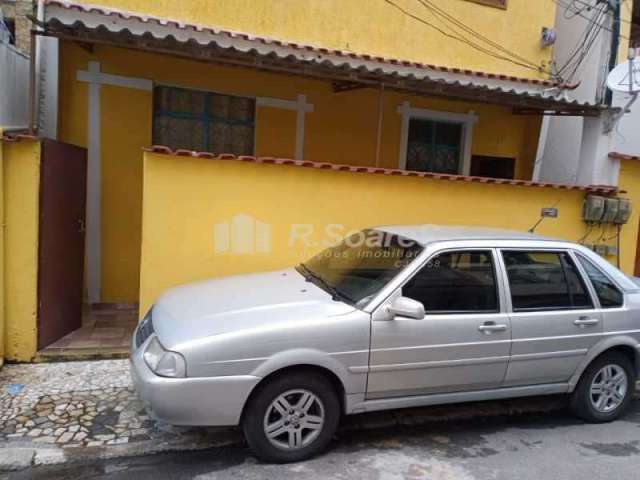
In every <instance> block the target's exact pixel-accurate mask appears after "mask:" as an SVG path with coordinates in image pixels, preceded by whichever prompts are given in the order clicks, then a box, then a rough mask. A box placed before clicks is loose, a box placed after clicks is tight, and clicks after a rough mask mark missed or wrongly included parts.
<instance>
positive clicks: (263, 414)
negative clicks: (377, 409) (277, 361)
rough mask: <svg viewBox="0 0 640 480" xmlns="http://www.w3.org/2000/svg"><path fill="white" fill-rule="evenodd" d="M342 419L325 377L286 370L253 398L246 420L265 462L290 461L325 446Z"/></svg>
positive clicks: (246, 431) (253, 446)
mask: <svg viewBox="0 0 640 480" xmlns="http://www.w3.org/2000/svg"><path fill="white" fill-rule="evenodd" d="M339 419H340V402H339V400H338V397H337V394H336V391H335V388H334V386H333V385H332V383H331V382H330V381H329V380H328V379H327V378H326V377H324V376H323V375H318V374H314V373H312V374H309V373H306V374H305V373H301V372H295V373H292V374H290V375H287V374H284V375H281V376H279V377H277V378H275V379H274V380H273V381H270V382H269V383H267V384H266V385H264V386H262V387H260V389H259V390H258V391H257V392H256V393H255V395H253V396H252V398H251V399H250V401H249V404H248V405H247V409H246V412H245V415H244V419H243V424H242V427H243V430H244V434H245V438H246V439H247V443H249V446H250V447H251V449H252V450H253V452H254V453H255V454H256V456H257V457H258V458H260V459H261V460H263V461H266V462H276V463H287V462H296V461H300V460H305V459H307V458H310V457H312V456H314V455H316V454H317V453H319V452H321V451H322V450H324V449H325V448H326V447H327V445H328V444H329V442H330V441H331V438H332V437H333V434H334V433H335V431H336V429H337V427H338V422H339Z"/></svg>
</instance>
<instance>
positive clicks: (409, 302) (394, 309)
mask: <svg viewBox="0 0 640 480" xmlns="http://www.w3.org/2000/svg"><path fill="white" fill-rule="evenodd" d="M387 309H388V311H389V313H390V314H391V315H393V316H394V317H396V316H399V317H407V318H413V319H415V320H422V319H423V318H424V305H422V303H420V302H418V301H416V300H414V299H412V298H409V297H398V298H396V299H395V300H393V301H392V302H391V304H390V305H389V306H388V307H387Z"/></svg>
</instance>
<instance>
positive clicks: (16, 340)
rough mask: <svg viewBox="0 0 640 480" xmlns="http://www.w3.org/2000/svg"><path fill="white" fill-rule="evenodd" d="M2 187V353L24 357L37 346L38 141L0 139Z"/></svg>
mask: <svg viewBox="0 0 640 480" xmlns="http://www.w3.org/2000/svg"><path fill="white" fill-rule="evenodd" d="M0 144H1V148H2V151H3V155H2V156H3V167H4V168H3V172H2V173H3V175H2V177H3V190H4V191H3V193H4V214H5V216H4V221H5V226H4V252H3V255H4V259H3V260H4V278H5V282H4V291H3V294H4V314H5V315H4V319H5V339H4V343H5V345H4V348H5V358H6V359H7V360H18V361H28V360H30V359H32V358H33V356H34V355H35V353H36V348H37V291H38V288H37V287H38V268H37V267H38V211H39V185H40V143H39V142H37V141H30V140H21V141H19V142H15V143H13V142H11V143H3V142H0Z"/></svg>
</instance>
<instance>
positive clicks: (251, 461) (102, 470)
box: [8, 400, 640, 480]
mask: <svg viewBox="0 0 640 480" xmlns="http://www.w3.org/2000/svg"><path fill="white" fill-rule="evenodd" d="M502 406H503V404H502V405H500V407H501V408H502ZM453 408H454V410H455V409H456V408H464V407H462V406H461V407H453ZM424 410H426V411H428V409H424ZM414 412H415V411H414ZM384 415H388V416H397V412H396V413H394V412H387V413H385V414H384ZM377 418H378V419H380V415H379V414H378V417H377ZM361 420H362V419H361ZM365 420H366V417H365ZM382 420H383V421H382V422H381V423H382V424H384V423H385V422H384V418H382ZM401 423H402V424H401V425H396V426H391V427H388V426H387V427H383V428H348V429H343V430H342V431H341V432H339V434H338V436H337V438H336V439H335V441H334V443H333V445H332V447H331V449H330V450H329V451H328V452H327V453H325V454H324V455H322V456H320V457H317V458H315V459H312V460H310V461H306V462H302V463H297V464H292V465H266V464H262V463H260V462H258V461H257V460H256V459H255V458H254V457H253V456H252V455H251V453H250V451H249V450H248V448H247V447H246V446H245V445H237V446H231V447H225V448H216V449H211V450H205V451H199V452H181V453H167V454H157V455H149V456H145V457H133V458H127V459H115V460H105V461H97V462H93V463H91V464H82V465H63V466H51V467H37V468H34V469H30V470H26V471H22V472H19V473H14V474H12V475H9V476H8V478H9V479H16V480H18V479H47V480H58V479H69V478H82V479H106V478H108V479H114V480H116V479H122V480H125V479H126V480H132V479H150V480H165V479H167V480H169V479H171V480H173V479H227V478H228V479H242V480H245V479H246V480H254V479H255V480H258V479H259V480H266V479H300V478H304V479H307V480H314V479H324V478H332V479H349V480H354V479H384V480H387V479H389V480H396V479H408V480H418V479H424V480H472V479H473V480H476V479H477V480H480V479H482V480H484V479H487V480H488V479H491V480H501V479H504V480H513V479H518V480H529V479H531V480H534V479H535V480H538V479H567V480H573V479H576V480H577V479H580V480H584V479H590V480H596V479H616V480H617V479H636V478H640V401H638V400H636V401H635V402H634V403H633V406H632V409H631V411H630V412H629V414H628V415H627V416H626V417H624V419H622V420H619V421H617V422H615V423H611V424H604V425H587V424H584V423H583V422H581V421H579V420H577V419H575V418H574V417H572V416H571V414H570V413H569V412H567V411H566V410H564V409H560V410H554V411H551V412H547V413H521V414H516V415H508V416H507V415H505V416H486V417H483V416H481V417H478V418H474V419H472V420H469V419H467V420H458V421H455V420H454V421H447V422H427V423H417V424H414V425H412V424H411V423H412V422H411V418H410V417H405V419H404V421H403V422H401Z"/></svg>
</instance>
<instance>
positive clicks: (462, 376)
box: [367, 249, 511, 399]
mask: <svg viewBox="0 0 640 480" xmlns="http://www.w3.org/2000/svg"><path fill="white" fill-rule="evenodd" d="M496 266H497V252H496V251H495V250H493V249H456V250H447V251H443V252H440V253H437V254H435V255H434V256H432V257H431V258H430V259H429V261H428V262H427V263H426V264H424V265H423V266H422V267H421V268H420V269H419V270H418V271H417V273H416V274H415V275H414V276H413V277H412V278H410V279H409V280H408V281H407V282H406V283H405V284H404V285H403V286H402V288H401V290H399V291H397V292H396V293H395V296H396V298H397V297H398V296H400V295H402V296H405V297H409V298H411V299H413V300H417V301H419V302H421V303H422V304H423V305H424V308H425V312H426V314H425V316H424V318H422V319H419V320H416V319H410V318H407V317H403V316H402V315H396V316H395V317H393V316H390V315H387V314H385V309H387V308H388V305H389V302H390V301H391V300H389V301H387V302H386V303H383V304H382V305H381V307H380V308H379V309H378V310H376V312H374V315H373V316H372V336H371V354H370V365H369V367H370V368H369V378H368V386H367V398H370V399H374V398H388V397H399V396H410V395H427V394H436V393H448V392H460V391H467V390H483V389H490V388H496V387H499V386H500V385H501V384H502V382H503V380H504V376H505V373H506V370H507V365H508V360H509V350H510V340H511V335H510V328H509V316H508V314H507V313H506V311H505V309H504V308H502V307H501V305H502V304H503V303H504V302H503V301H502V300H501V297H502V294H501V292H502V289H501V288H500V284H501V280H502V278H501V273H500V271H499V270H498V269H497V268H496ZM393 297H394V295H392V298H393Z"/></svg>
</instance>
